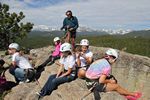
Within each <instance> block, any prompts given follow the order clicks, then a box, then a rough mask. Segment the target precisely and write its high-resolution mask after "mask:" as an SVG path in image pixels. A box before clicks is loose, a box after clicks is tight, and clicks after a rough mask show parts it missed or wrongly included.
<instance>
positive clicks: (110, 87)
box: [86, 49, 141, 100]
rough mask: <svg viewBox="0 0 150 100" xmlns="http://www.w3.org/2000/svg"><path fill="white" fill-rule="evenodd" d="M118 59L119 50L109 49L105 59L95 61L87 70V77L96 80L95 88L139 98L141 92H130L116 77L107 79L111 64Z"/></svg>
mask: <svg viewBox="0 0 150 100" xmlns="http://www.w3.org/2000/svg"><path fill="white" fill-rule="evenodd" d="M117 59H118V52H117V51H116V50H115V49H108V50H107V51H106V53H105V57H104V58H103V59H99V60H96V61H94V62H93V63H92V64H91V65H90V67H89V68H88V70H87V72H86V77H87V78H88V79H90V80H91V81H92V82H96V83H97V85H95V88H94V90H95V91H99V92H109V91H116V92H118V93H119V94H121V95H123V96H125V97H126V98H127V99H128V100H137V99H138V98H140V97H141V93H139V92H129V91H128V90H125V89H124V88H122V87H121V86H120V85H119V84H117V82H116V80H115V79H107V76H108V75H109V74H110V72H111V65H112V64H113V63H115V61H116V60H117ZM94 90H93V91H94Z"/></svg>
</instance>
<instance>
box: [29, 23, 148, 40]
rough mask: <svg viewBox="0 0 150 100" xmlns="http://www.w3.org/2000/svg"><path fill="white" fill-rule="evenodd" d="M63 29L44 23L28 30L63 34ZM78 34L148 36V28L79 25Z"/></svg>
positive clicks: (38, 34)
mask: <svg viewBox="0 0 150 100" xmlns="http://www.w3.org/2000/svg"><path fill="white" fill-rule="evenodd" d="M64 33H65V32H64V31H60V29H58V28H49V27H47V26H45V25H40V26H34V28H33V30H32V31H31V32H30V34H29V35H30V36H44V37H45V36H63V35H64ZM77 34H78V35H82V36H86V35H122V36H130V37H134V38H136V37H144V38H150V29H149V30H139V31H133V30H122V29H118V30H107V29H101V30H94V29H91V28H87V27H79V28H78V30H77Z"/></svg>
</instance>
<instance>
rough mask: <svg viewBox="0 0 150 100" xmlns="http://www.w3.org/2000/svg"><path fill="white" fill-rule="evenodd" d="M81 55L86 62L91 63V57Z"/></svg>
mask: <svg viewBox="0 0 150 100" xmlns="http://www.w3.org/2000/svg"><path fill="white" fill-rule="evenodd" d="M82 57H83V58H84V59H85V60H86V62H87V64H91V63H92V60H93V59H92V57H86V56H85V55H82Z"/></svg>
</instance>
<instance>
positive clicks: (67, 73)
mask: <svg viewBox="0 0 150 100" xmlns="http://www.w3.org/2000/svg"><path fill="white" fill-rule="evenodd" d="M71 71H72V68H68V71H67V72H65V73H63V74H62V75H61V76H60V77H64V76H67V75H69V74H71Z"/></svg>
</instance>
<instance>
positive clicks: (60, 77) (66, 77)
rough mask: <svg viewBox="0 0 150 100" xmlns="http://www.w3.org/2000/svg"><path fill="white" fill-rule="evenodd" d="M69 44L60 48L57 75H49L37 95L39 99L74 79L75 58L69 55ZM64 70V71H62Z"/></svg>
mask: <svg viewBox="0 0 150 100" xmlns="http://www.w3.org/2000/svg"><path fill="white" fill-rule="evenodd" d="M71 49H72V48H71V44H69V43H64V44H62V45H61V47H60V51H61V52H62V57H61V58H60V61H59V63H60V69H59V70H58V72H57V74H54V75H51V76H50V77H49V78H48V80H47V82H46V84H45V85H44V87H43V88H42V90H41V91H40V92H39V93H37V94H38V95H39V96H40V97H41V96H45V95H47V94H51V93H52V91H53V90H55V89H56V88H57V86H58V85H60V84H62V83H65V82H70V81H72V80H74V79H75V74H76V73H75V72H76V71H75V66H74V65H75V58H74V56H73V55H72V54H71ZM63 70H64V71H63Z"/></svg>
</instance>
